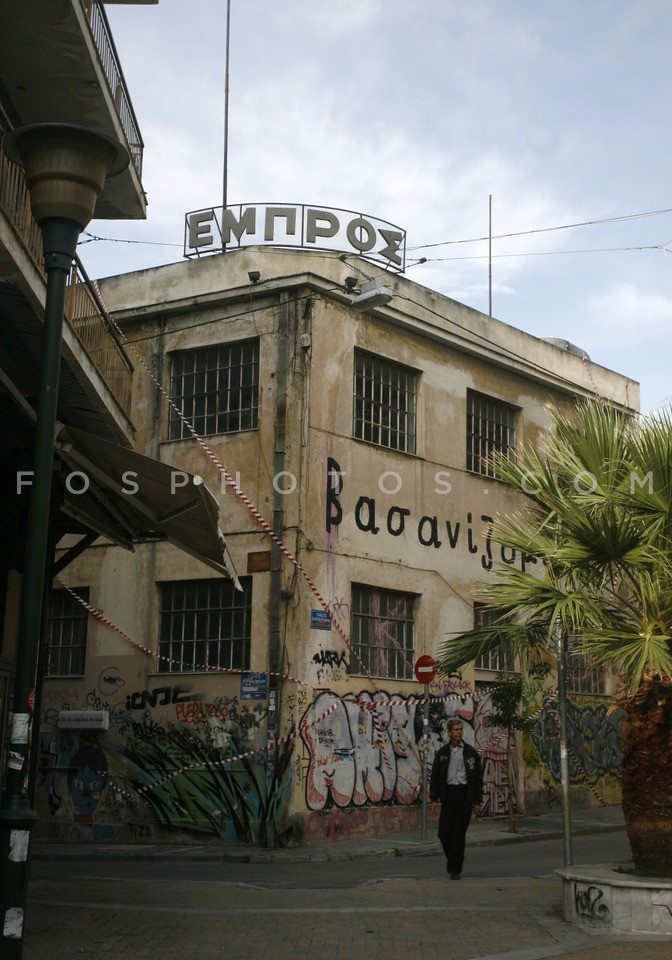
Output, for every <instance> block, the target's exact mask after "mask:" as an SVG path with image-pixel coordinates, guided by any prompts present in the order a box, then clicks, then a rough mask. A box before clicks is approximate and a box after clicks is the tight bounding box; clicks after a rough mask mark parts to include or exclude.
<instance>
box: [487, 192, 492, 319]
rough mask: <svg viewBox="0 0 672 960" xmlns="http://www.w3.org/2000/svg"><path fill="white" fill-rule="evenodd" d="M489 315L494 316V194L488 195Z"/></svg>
mask: <svg viewBox="0 0 672 960" xmlns="http://www.w3.org/2000/svg"><path fill="white" fill-rule="evenodd" d="M488 316H489V317H491V316H492V194H490V196H489V197H488Z"/></svg>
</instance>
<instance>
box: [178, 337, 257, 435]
mask: <svg viewBox="0 0 672 960" xmlns="http://www.w3.org/2000/svg"><path fill="white" fill-rule="evenodd" d="M170 395H171V399H172V401H173V403H175V405H176V406H177V408H178V409H179V410H181V411H182V415H183V416H184V417H185V418H186V420H187V421H188V422H189V423H190V424H191V425H192V426H193V428H194V430H195V431H196V433H198V434H200V435H201V436H207V435H209V434H214V433H235V432H238V431H241V430H253V429H255V428H256V427H257V425H258V420H259V341H258V340H257V339H254V340H241V341H239V342H236V343H226V344H220V345H219V346H216V347H201V348H199V349H197V350H185V351H181V352H179V353H174V354H173V357H172V378H171V392H170ZM169 436H170V439H171V440H181V439H183V438H184V437H190V436H191V432H190V430H189V428H188V427H187V425H186V423H184V421H183V420H182V419H181V418H180V417H179V416H178V415H177V413H176V412H175V410H174V409H173V408H172V407H171V411H170V428H169Z"/></svg>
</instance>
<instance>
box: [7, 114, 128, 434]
mask: <svg viewBox="0 0 672 960" xmlns="http://www.w3.org/2000/svg"><path fill="white" fill-rule="evenodd" d="M1 141H2V133H1V132H0V209H1V210H2V211H3V212H4V214H5V216H6V217H7V219H8V221H9V222H10V223H11V225H12V227H13V229H14V231H15V233H16V234H17V237H18V239H19V240H20V241H21V243H22V245H23V247H24V249H25V251H26V253H28V255H29V256H30V259H31V260H32V262H33V264H34V266H35V267H36V269H37V270H38V272H39V273H40V275H41V276H42V278H43V279H44V281H45V283H46V273H45V271H44V258H43V254H42V232H41V230H40V228H39V227H38V225H37V223H36V222H35V220H34V219H33V216H32V214H31V212H30V200H29V197H28V191H27V189H26V182H25V179H24V174H23V170H22V169H21V167H18V166H17V165H16V164H14V163H10V161H9V160H8V159H7V158H6V157H5V155H4V153H3V152H2V149H1ZM65 317H66V320H67V322H68V323H69V324H70V327H71V328H72V329H73V330H74V332H75V334H76V335H77V338H78V340H79V342H80V343H81V345H82V347H83V349H84V351H85V352H86V353H87V354H88V356H89V357H90V358H91V361H92V363H93V365H94V366H95V368H96V370H97V371H98V373H99V374H100V375H101V377H102V378H103V380H104V381H105V384H106V386H107V388H108V390H109V391H110V392H111V393H112V395H113V396H114V398H115V400H116V401H117V403H118V404H119V406H120V407H121V409H122V410H123V411H124V413H125V414H126V416H127V417H128V418H129V419H130V412H131V388H132V381H133V366H132V364H131V362H130V360H129V359H128V357H127V355H126V352H125V350H124V348H123V346H122V344H121V343H120V341H119V338H118V336H117V334H116V332H115V330H114V328H113V327H112V325H111V324H110V322H109V320H108V319H107V318H106V316H105V311H104V310H103V309H102V305H101V304H100V302H99V300H98V297H97V294H96V292H95V290H94V289H93V286H92V285H91V283H90V281H89V279H88V277H87V276H86V273H85V272H84V269H83V267H82V265H81V264H80V262H79V260H77V261H76V263H75V264H74V265H73V267H72V271H71V274H70V280H69V283H68V290H67V293H66V302H65Z"/></svg>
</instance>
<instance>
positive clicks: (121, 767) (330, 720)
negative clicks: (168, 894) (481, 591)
mask: <svg viewBox="0 0 672 960" xmlns="http://www.w3.org/2000/svg"><path fill="white" fill-rule="evenodd" d="M330 666H331V667H334V666H336V667H338V665H334V664H330ZM162 679H163V678H162ZM546 680H547V678H546V677H536V678H535V677H533V678H532V679H531V680H530V682H529V683H528V684H527V685H526V694H525V704H524V709H525V710H526V712H527V714H528V715H530V716H531V717H532V724H531V727H530V731H529V733H528V734H525V736H524V737H523V741H522V746H523V755H522V759H523V769H524V771H525V777H526V783H525V787H526V791H529V792H530V793H531V791H532V790H533V789H535V790H537V792H539V793H543V791H546V792H547V794H548V802H549V804H550V803H552V802H553V797H554V796H557V788H558V786H559V776H560V750H559V739H558V714H557V701H556V700H554V699H553V698H552V696H551V695H550V693H549V690H548V689H547V688H546V687H545V682H546ZM429 693H430V698H431V702H430V704H429V707H428V728H427V729H428V741H427V744H426V746H425V744H424V741H423V729H424V728H423V715H424V707H423V705H422V704H421V703H418V697H417V695H413V696H409V695H408V694H406V693H403V692H399V691H394V690H390V691H388V690H377V691H375V692H371V691H370V690H365V689H362V690H360V691H359V692H358V693H349V694H343V695H339V694H337V693H336V692H333V691H331V690H328V689H326V690H320V691H313V690H311V689H310V688H308V687H307V686H305V685H301V686H295V685H293V684H292V685H290V684H287V685H286V688H285V691H284V700H283V705H282V713H281V715H282V718H283V729H284V734H285V735H284V736H283V737H281V741H280V746H279V748H278V749H277V751H274V752H273V753H272V754H270V752H269V751H267V749H266V736H267V719H268V717H267V703H266V701H244V700H241V699H240V698H239V697H238V696H235V695H230V696H224V695H220V696H218V697H212V696H211V695H209V694H206V693H205V692H204V691H202V690H199V689H198V681H197V680H195V681H193V683H191V682H189V681H185V680H184V679H180V681H179V682H176V683H168V684H166V683H156V684H152V683H151V682H150V684H149V686H148V688H147V689H144V690H143V689H131V690H128V688H127V684H126V681H125V680H124V678H123V677H122V675H121V674H120V673H119V671H118V670H117V669H116V668H113V667H110V668H109V669H108V670H106V671H103V673H102V674H101V676H100V679H99V682H98V688H97V689H94V690H91V691H90V693H89V694H88V695H87V696H86V697H85V698H84V701H83V702H76V703H65V704H63V705H62V709H96V710H107V711H108V712H109V717H110V729H109V730H107V731H72V730H65V729H60V728H59V726H58V710H57V709H55V708H49V709H47V710H45V711H44V712H43V716H42V724H41V753H42V756H41V767H40V804H41V815H42V819H43V820H44V818H45V816H46V817H47V818H48V821H50V822H51V823H53V824H54V827H55V828H56V826H57V827H58V830H59V836H60V837H66V838H67V839H68V840H70V841H72V842H86V841H101V840H102V841H104V840H112V839H115V840H117V841H119V840H122V841H130V840H137V841H142V840H161V839H169V838H170V837H173V838H174V837H175V836H176V835H178V834H179V835H181V836H182V838H185V837H187V836H188V835H195V836H201V837H204V838H205V837H209V838H211V839H220V840H222V841H224V842H233V841H235V842H244V843H251V844H255V843H260V842H263V841H264V838H265V836H266V834H267V831H268V830H272V831H273V832H274V835H275V836H276V837H280V838H281V839H282V838H283V837H284V839H285V840H287V839H295V840H299V841H300V840H302V839H303V837H304V836H307V838H308V840H310V839H311V838H313V837H318V836H319V837H322V836H334V837H339V836H344V835H350V834H351V833H352V831H355V832H357V831H366V832H367V833H371V832H372V831H373V832H374V833H375V831H376V830H380V831H386V830H388V829H392V830H394V829H400V828H401V825H402V821H403V824H405V825H408V823H409V822H410V821H409V820H408V817H409V816H410V815H415V812H416V811H419V808H420V800H421V792H422V790H421V785H422V764H423V751H424V750H425V749H426V762H427V771H428V772H429V770H430V769H431V764H432V761H433V758H434V755H435V753H436V751H437V749H438V748H439V747H440V746H442V745H443V743H445V742H446V739H447V736H446V721H447V719H448V718H449V717H451V716H454V715H457V716H459V717H460V718H461V719H462V720H463V723H464V725H465V739H467V740H468V742H470V743H471V744H473V745H474V746H475V747H476V749H478V750H479V752H480V753H481V755H482V757H483V765H484V774H485V797H484V804H483V814H484V815H490V816H492V815H502V814H505V813H506V812H508V810H509V805H510V803H511V798H512V795H513V796H515V787H516V786H517V785H516V784H515V783H513V784H510V783H509V782H508V777H509V774H508V770H507V739H506V735H505V732H504V731H503V730H502V729H501V728H499V727H496V726H493V725H491V723H490V720H489V718H490V715H491V713H492V703H491V698H490V694H489V692H488V689H487V687H486V686H484V687H481V686H477V689H476V691H473V690H472V689H471V688H470V685H469V683H468V682H466V681H464V680H462V678H461V677H460V676H454V677H451V678H448V679H444V680H441V681H434V682H433V683H432V685H431V686H430V689H429ZM105 694H110V696H109V697H108V696H106V695H105ZM623 717H624V713H623V711H621V710H613V709H612V710H608V709H607V704H606V703H605V702H603V701H597V702H596V701H592V700H589V699H588V698H583V699H582V698H574V699H573V700H572V702H571V703H570V708H569V757H570V775H571V778H572V782H573V783H575V784H583V785H587V786H588V787H589V788H591V789H593V790H595V789H600V788H601V787H602V786H603V785H605V784H609V783H611V784H612V785H613V784H614V783H615V782H617V780H618V776H619V773H618V771H619V766H620V760H621V724H622V721H623ZM269 757H270V758H271V760H272V761H273V762H269ZM515 768H516V765H515V764H514V769H515ZM45 811H46V813H45ZM403 811H406V814H404V813H403ZM400 817H401V820H400ZM404 817H405V818H406V819H404ZM315 818H317V820H316V819H315ZM299 822H301V826H297V824H299ZM52 835H54V836H55V835H56V832H55V830H54V831H52Z"/></svg>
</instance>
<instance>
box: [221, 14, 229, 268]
mask: <svg viewBox="0 0 672 960" xmlns="http://www.w3.org/2000/svg"><path fill="white" fill-rule="evenodd" d="M230 37H231V0H226V56H225V76H224V172H223V178H222V253H224V251H225V249H226V243H225V241H224V224H225V222H226V207H227V204H228V200H229V197H228V191H229V184H228V180H229V60H230Z"/></svg>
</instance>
